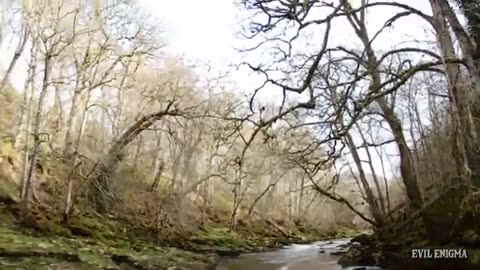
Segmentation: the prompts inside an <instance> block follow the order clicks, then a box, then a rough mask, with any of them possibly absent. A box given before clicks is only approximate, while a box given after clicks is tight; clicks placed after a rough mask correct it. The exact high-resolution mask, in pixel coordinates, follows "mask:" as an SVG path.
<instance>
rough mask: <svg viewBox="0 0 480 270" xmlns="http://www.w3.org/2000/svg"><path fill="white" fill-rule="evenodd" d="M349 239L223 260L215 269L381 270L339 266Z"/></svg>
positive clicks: (296, 246) (291, 246) (293, 246)
mask: <svg viewBox="0 0 480 270" xmlns="http://www.w3.org/2000/svg"><path fill="white" fill-rule="evenodd" d="M349 241H350V239H336V240H332V241H319V242H315V243H312V244H305V245H297V244H294V245H290V246H287V247H285V248H283V249H279V250H275V251H270V252H264V253H252V254H244V255H241V256H238V257H236V258H222V259H221V260H220V262H219V264H218V266H217V268H216V270H342V269H344V270H347V269H348V270H381V269H380V268H378V267H362V266H354V267H348V268H342V267H341V266H340V265H338V264H337V261H338V259H339V258H340V255H333V254H331V253H333V252H338V251H345V250H346V247H345V246H346V245H348V243H349Z"/></svg>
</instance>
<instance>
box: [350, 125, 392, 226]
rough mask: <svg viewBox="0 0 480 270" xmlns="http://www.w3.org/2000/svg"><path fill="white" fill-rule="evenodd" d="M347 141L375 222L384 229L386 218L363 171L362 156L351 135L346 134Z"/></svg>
mask: <svg viewBox="0 0 480 270" xmlns="http://www.w3.org/2000/svg"><path fill="white" fill-rule="evenodd" d="M346 140H347V144H348V148H349V149H350V153H351V154H352V157H353V160H354V162H355V165H356V166H357V170H358V174H359V177H360V181H361V183H362V187H363V190H364V191H365V195H366V199H367V203H368V205H369V207H370V211H371V213H372V216H373V219H374V220H375V225H376V226H378V227H382V226H383V225H384V224H385V222H384V217H383V215H382V212H381V210H380V208H379V205H378V203H377V200H376V198H375V195H374V194H373V192H372V189H371V188H370V184H369V183H368V180H367V177H366V175H365V172H364V170H363V165H362V161H361V159H360V156H359V155H358V152H357V148H356V146H355V143H354V142H353V138H352V136H351V135H350V134H349V133H347V134H346Z"/></svg>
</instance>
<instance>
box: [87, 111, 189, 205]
mask: <svg viewBox="0 0 480 270" xmlns="http://www.w3.org/2000/svg"><path fill="white" fill-rule="evenodd" d="M172 105H173V102H172V103H169V104H168V106H167V108H166V109H165V110H164V111H161V112H157V113H153V114H149V115H146V116H144V117H142V118H140V119H139V120H138V121H137V122H135V123H134V124H133V125H131V126H130V127H129V128H128V129H127V130H126V131H125V132H124V133H123V134H122V135H121V136H120V137H119V138H118V139H117V140H116V141H115V142H114V143H113V145H112V146H111V147H110V149H109V151H108V152H107V155H106V157H105V158H104V159H103V160H102V161H101V162H100V163H99V166H98V170H99V174H98V177H97V178H96V179H94V180H93V181H92V182H91V184H90V192H89V197H90V199H91V201H92V202H93V203H94V207H95V209H96V210H97V211H98V212H99V213H106V212H108V209H109V206H110V204H111V203H112V202H113V199H115V196H114V194H112V191H111V188H110V186H109V180H108V179H109V177H110V176H111V175H112V174H113V173H114V172H115V171H116V169H117V165H118V164H119V163H120V162H121V161H122V160H123V154H124V150H125V148H126V147H127V146H128V144H129V143H130V142H132V141H133V140H134V139H135V138H136V137H137V136H138V135H139V134H140V133H141V132H142V131H144V130H145V129H147V128H149V127H150V126H151V125H153V124H154V123H155V122H156V121H158V120H160V119H161V118H162V117H164V116H167V115H170V116H176V115H177V116H178V115H180V113H179V111H178V110H177V109H172V110H170V109H171V107H172Z"/></svg>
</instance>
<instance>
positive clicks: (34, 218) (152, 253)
mask: <svg viewBox="0 0 480 270" xmlns="http://www.w3.org/2000/svg"><path fill="white" fill-rule="evenodd" d="M20 209H21V208H20V207H19V206H17V205H14V204H13V205H8V206H7V205H0V268H1V269H16V270H17V269H38V270H42V269H45V270H46V269H52V268H53V269H78V270H81V269H85V270H86V269H88V270H90V269H92V270H95V269H118V270H124V269H125V270H129V269H136V270H143V269H149V270H153V269H169V270H172V269H198V270H202V269H214V267H215V265H216V259H217V258H218V256H236V255H239V254H241V253H246V252H258V251H264V250H268V249H275V248H278V247H280V246H282V245H285V244H289V243H304V242H311V241H314V240H319V239H329V238H337V237H346V236H350V235H352V234H354V233H355V231H353V230H342V231H339V232H328V233H320V232H316V231H314V232H310V233H309V234H305V233H292V234H290V235H287V236H285V235H279V234H278V233H275V232H270V233H266V231H265V230H264V229H262V230H258V231H256V230H254V229H252V230H246V229H245V228H243V229H242V230H239V231H238V232H231V231H229V230H228V229H227V228H224V227H210V228H202V229H197V230H195V231H190V232H179V231H176V230H175V228H172V227H170V228H166V229H164V230H163V231H161V232H158V231H155V232H153V231H148V230H145V229H144V228H143V227H142V226H141V225H140V224H141V223H142V222H141V221H139V222H138V224H139V225H138V226H133V225H132V222H126V221H125V220H123V219H121V218H112V217H109V218H106V217H102V216H98V215H95V214H82V215H78V216H75V217H72V218H71V219H70V220H69V222H68V223H66V224H63V223H61V222H60V218H59V217H58V216H57V215H56V214H54V213H51V212H48V211H46V210H45V209H41V208H39V207H33V208H32V209H31V211H29V212H28V213H25V212H23V211H21V210H20ZM259 231H261V232H262V233H259Z"/></svg>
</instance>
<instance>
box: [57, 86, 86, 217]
mask: <svg viewBox="0 0 480 270" xmlns="http://www.w3.org/2000/svg"><path fill="white" fill-rule="evenodd" d="M90 94H91V93H90V91H89V92H87V97H86V100H85V103H84V107H83V111H82V117H81V119H80V130H79V131H78V133H77V138H76V140H75V143H74V145H73V152H72V153H70V157H69V159H68V167H69V168H70V172H69V173H68V176H67V179H68V180H67V190H66V195H65V203H64V208H63V222H65V223H66V222H67V221H68V217H69V215H70V212H71V208H72V204H73V203H72V195H73V180H74V178H75V175H76V170H77V167H78V166H79V165H80V163H79V164H77V158H78V149H79V147H80V142H81V139H82V136H83V132H84V130H85V124H86V121H87V110H88V103H89V102H90Z"/></svg>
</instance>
